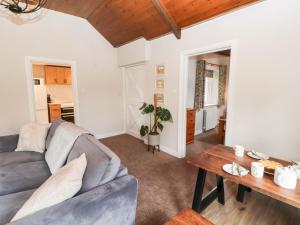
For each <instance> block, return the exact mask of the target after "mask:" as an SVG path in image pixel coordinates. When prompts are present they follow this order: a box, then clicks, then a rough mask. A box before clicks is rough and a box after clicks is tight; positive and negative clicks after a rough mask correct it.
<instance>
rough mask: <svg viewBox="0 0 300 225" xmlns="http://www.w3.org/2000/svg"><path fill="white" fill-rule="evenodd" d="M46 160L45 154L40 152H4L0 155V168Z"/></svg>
mask: <svg viewBox="0 0 300 225" xmlns="http://www.w3.org/2000/svg"><path fill="white" fill-rule="evenodd" d="M44 159H45V157H44V154H42V153H39V152H29V151H24V152H2V153H0V167H3V166H7V165H10V164H18V163H26V162H35V161H41V160H44Z"/></svg>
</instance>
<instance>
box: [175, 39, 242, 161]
mask: <svg viewBox="0 0 300 225" xmlns="http://www.w3.org/2000/svg"><path fill="white" fill-rule="evenodd" d="M236 49H237V45H236V41H230V42H225V43H219V44H215V45H212V46H209V47H205V48H203V49H196V50H190V51H185V52H183V53H181V68H182V70H181V77H180V87H179V93H180V95H179V96H180V99H179V119H178V120H179V121H178V122H179V126H178V134H179V136H178V148H179V156H180V157H184V156H186V154H187V155H191V154H194V153H198V152H200V151H202V150H203V149H205V148H208V147H211V146H213V145H215V144H219V143H223V144H226V145H230V143H231V135H230V134H231V121H232V113H231V108H232V104H231V103H232V101H231V99H232V88H231V87H232V83H233V80H234V79H233V78H234V71H235V60H236V59H235V58H234V57H235V56H236ZM199 64H200V65H199ZM220 70H221V73H222V75H221V77H222V78H221V80H220V82H221V84H223V85H222V87H221V89H220V87H219V83H220V82H219V77H220ZM199 71H202V74H201V76H200V75H199ZM196 74H197V76H196ZM196 77H197V78H198V81H196ZM199 78H201V79H200V83H199ZM220 90H221V91H220ZM221 93H222V94H221ZM220 94H221V95H220ZM195 96H196V97H195ZM191 124H192V125H191ZM221 131H222V132H221ZM199 143H201V145H199Z"/></svg>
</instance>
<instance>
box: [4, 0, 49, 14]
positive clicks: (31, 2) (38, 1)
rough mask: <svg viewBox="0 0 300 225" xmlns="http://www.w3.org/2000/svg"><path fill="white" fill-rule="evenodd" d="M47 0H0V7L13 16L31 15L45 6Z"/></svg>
mask: <svg viewBox="0 0 300 225" xmlns="http://www.w3.org/2000/svg"><path fill="white" fill-rule="evenodd" d="M46 3H47V0H22V1H20V0H2V1H1V0H0V5H2V6H4V7H5V8H7V9H8V10H9V11H11V12H13V13H15V14H22V13H33V12H36V11H38V10H39V9H41V8H42V7H44V6H45V4H46Z"/></svg>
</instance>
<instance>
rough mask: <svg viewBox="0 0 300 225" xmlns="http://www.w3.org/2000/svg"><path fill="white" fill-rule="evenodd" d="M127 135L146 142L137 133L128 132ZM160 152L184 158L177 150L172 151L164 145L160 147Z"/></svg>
mask: <svg viewBox="0 0 300 225" xmlns="http://www.w3.org/2000/svg"><path fill="white" fill-rule="evenodd" d="M127 134H129V135H131V136H133V137H135V138H137V139H140V140H142V141H144V139H143V138H142V137H141V136H140V135H139V134H137V133H133V132H128V133H127ZM160 150H161V151H163V152H165V153H167V154H169V155H172V156H174V157H176V158H183V157H181V156H179V154H178V152H177V151H176V150H175V149H171V148H169V147H166V146H164V145H160Z"/></svg>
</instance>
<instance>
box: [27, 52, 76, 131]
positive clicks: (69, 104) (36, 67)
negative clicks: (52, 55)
mask: <svg viewBox="0 0 300 225" xmlns="http://www.w3.org/2000/svg"><path fill="white" fill-rule="evenodd" d="M26 69H27V72H26V73H27V80H28V92H29V96H31V98H30V101H29V105H30V115H31V120H32V121H35V122H38V123H42V124H46V123H51V122H53V120H54V119H56V118H59V119H63V120H65V121H68V122H72V123H76V124H77V125H79V113H78V108H79V107H78V97H77V82H76V79H75V74H76V66H75V63H74V62H66V61H59V60H50V59H41V58H26Z"/></svg>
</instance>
